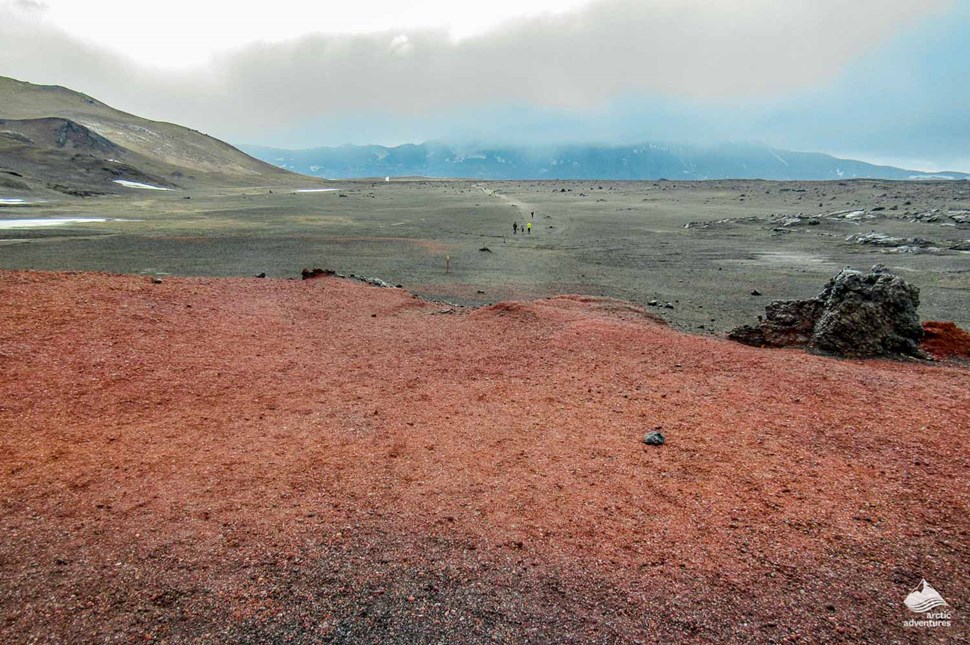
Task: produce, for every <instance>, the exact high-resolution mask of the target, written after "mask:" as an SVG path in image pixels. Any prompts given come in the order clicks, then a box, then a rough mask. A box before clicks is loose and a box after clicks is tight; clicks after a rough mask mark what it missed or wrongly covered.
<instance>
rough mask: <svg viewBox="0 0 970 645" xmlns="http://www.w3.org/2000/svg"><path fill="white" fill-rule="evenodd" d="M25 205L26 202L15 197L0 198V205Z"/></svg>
mask: <svg viewBox="0 0 970 645" xmlns="http://www.w3.org/2000/svg"><path fill="white" fill-rule="evenodd" d="M26 203H27V202H25V201H24V200H22V199H19V198H17V197H7V198H0V204H26Z"/></svg>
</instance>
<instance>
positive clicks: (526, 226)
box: [525, 222, 532, 235]
mask: <svg viewBox="0 0 970 645" xmlns="http://www.w3.org/2000/svg"><path fill="white" fill-rule="evenodd" d="M525 230H526V231H528V232H529V235H532V222H527V223H526V225H525Z"/></svg>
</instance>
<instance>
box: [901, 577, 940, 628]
mask: <svg viewBox="0 0 970 645" xmlns="http://www.w3.org/2000/svg"><path fill="white" fill-rule="evenodd" d="M903 603H904V604H905V605H906V608H907V609H909V610H910V611H911V612H913V613H914V614H924V616H923V618H919V619H917V618H911V619H909V620H906V621H903V627H949V626H950V623H951V617H950V612H949V611H948V610H945V609H944V610H940V611H933V610H934V609H938V608H940V607H948V606H949V605H947V604H946V601H945V600H943V596H941V595H940V592H939V591H937V590H936V589H934V588H933V587H932V585H930V583H928V582H927V581H926V580H923V581H922V582H920V583H919V585H918V586H917V587H916V589H913V591H911V592H910V594H909V595H908V596H906V599H905V600H904V601H903Z"/></svg>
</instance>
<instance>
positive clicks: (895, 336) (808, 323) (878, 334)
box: [728, 265, 924, 357]
mask: <svg viewBox="0 0 970 645" xmlns="http://www.w3.org/2000/svg"><path fill="white" fill-rule="evenodd" d="M918 307H919V288H917V287H916V286H914V285H911V284H909V283H907V282H906V281H905V280H903V279H902V278H900V277H899V276H896V275H894V274H893V273H891V272H890V271H889V270H888V269H886V268H885V267H884V266H882V265H876V266H875V267H873V268H872V269H870V271H869V272H868V273H863V272H861V271H855V270H852V269H843V270H842V271H841V272H840V273H839V274H838V275H837V276H835V277H834V278H832V280H830V281H829V283H828V284H827V285H826V286H825V288H824V289H823V290H822V293H820V294H819V295H818V296H816V297H814V298H809V299H807V300H777V301H774V302H772V303H771V304H769V305H768V306H767V307H766V308H765V317H764V320H762V321H761V322H760V323H759V324H758V325H757V326H751V325H742V326H741V327H738V328H736V329H734V330H733V331H731V333H730V334H729V335H728V337H729V338H730V339H732V340H735V341H738V342H740V343H744V344H746V345H754V346H757V347H808V348H810V349H816V350H818V351H821V352H825V353H829V354H835V355H838V356H852V357H868V356H918V357H922V356H923V352H922V350H921V349H920V341H922V339H923V333H924V332H923V327H922V325H921V324H920V319H919V314H918V313H917V309H918Z"/></svg>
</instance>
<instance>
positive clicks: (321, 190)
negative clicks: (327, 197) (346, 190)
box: [296, 188, 340, 193]
mask: <svg viewBox="0 0 970 645" xmlns="http://www.w3.org/2000/svg"><path fill="white" fill-rule="evenodd" d="M338 190H340V189H339V188H301V189H300V190H298V191H296V192H298V193H333V192H337V191H338Z"/></svg>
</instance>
